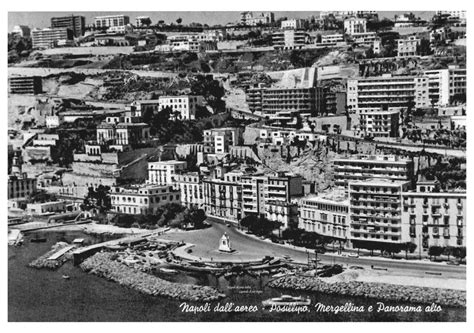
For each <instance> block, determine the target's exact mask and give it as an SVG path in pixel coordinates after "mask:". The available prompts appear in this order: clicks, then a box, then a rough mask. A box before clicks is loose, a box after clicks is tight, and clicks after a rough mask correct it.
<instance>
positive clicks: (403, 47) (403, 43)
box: [397, 36, 421, 57]
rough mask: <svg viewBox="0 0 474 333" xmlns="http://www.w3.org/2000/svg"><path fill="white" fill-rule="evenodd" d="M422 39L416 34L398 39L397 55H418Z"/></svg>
mask: <svg viewBox="0 0 474 333" xmlns="http://www.w3.org/2000/svg"><path fill="white" fill-rule="evenodd" d="M420 41H421V40H420V39H419V38H416V36H409V37H408V38H405V39H397V56H399V57H413V56H416V55H417V52H418V46H419V45H420Z"/></svg>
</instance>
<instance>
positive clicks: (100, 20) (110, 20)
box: [94, 14, 130, 28]
mask: <svg viewBox="0 0 474 333" xmlns="http://www.w3.org/2000/svg"><path fill="white" fill-rule="evenodd" d="M129 23H130V17H129V16H126V15H121V14H119V15H104V16H97V17H95V18H94V26H95V27H96V28H109V27H120V26H124V25H127V24H129Z"/></svg>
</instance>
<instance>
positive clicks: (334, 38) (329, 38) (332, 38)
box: [321, 34, 344, 44]
mask: <svg viewBox="0 0 474 333" xmlns="http://www.w3.org/2000/svg"><path fill="white" fill-rule="evenodd" d="M341 42H344V35H343V34H331V35H323V36H321V44H332V43H341Z"/></svg>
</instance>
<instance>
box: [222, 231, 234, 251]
mask: <svg viewBox="0 0 474 333" xmlns="http://www.w3.org/2000/svg"><path fill="white" fill-rule="evenodd" d="M219 251H222V252H232V251H234V250H232V248H231V247H230V240H229V236H227V233H224V235H222V238H221V240H220V242H219Z"/></svg>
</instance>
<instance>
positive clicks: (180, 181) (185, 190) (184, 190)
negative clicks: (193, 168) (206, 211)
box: [175, 172, 204, 208]
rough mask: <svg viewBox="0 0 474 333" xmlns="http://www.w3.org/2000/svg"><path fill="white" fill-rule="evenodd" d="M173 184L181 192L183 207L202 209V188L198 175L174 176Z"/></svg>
mask: <svg viewBox="0 0 474 333" xmlns="http://www.w3.org/2000/svg"><path fill="white" fill-rule="evenodd" d="M175 183H176V187H179V190H180V192H181V204H182V205H183V206H186V207H189V208H190V207H196V208H204V186H203V183H202V177H201V176H200V175H199V173H197V172H187V173H182V174H176V176H175Z"/></svg>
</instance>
